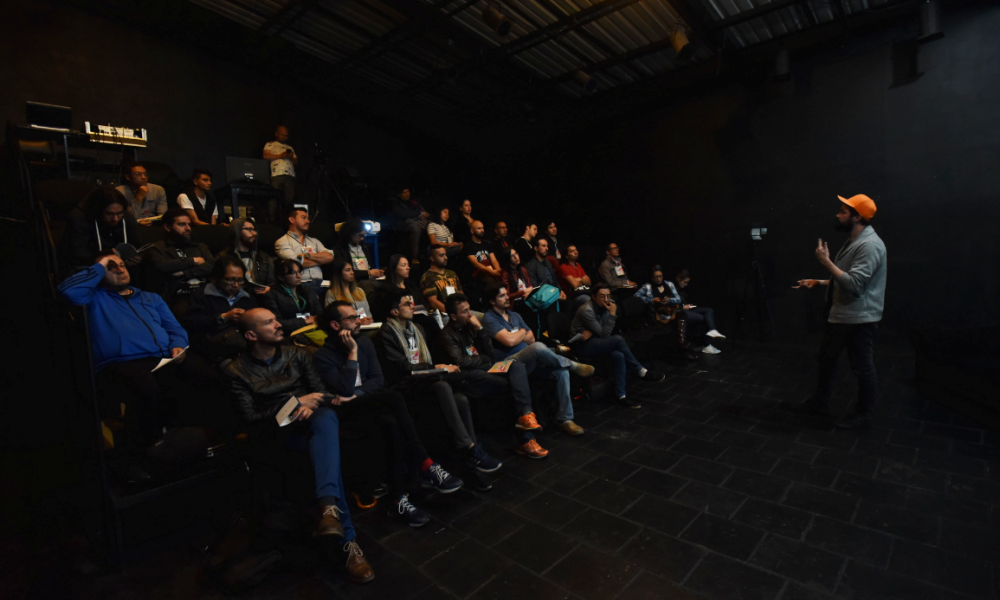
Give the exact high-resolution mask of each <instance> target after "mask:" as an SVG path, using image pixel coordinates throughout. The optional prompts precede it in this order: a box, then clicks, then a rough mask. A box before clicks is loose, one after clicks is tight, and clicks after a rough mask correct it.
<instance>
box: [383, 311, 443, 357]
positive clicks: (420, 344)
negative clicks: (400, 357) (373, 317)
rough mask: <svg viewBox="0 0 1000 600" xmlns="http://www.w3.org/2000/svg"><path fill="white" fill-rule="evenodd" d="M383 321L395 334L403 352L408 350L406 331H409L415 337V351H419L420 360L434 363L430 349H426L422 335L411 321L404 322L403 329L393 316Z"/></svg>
mask: <svg viewBox="0 0 1000 600" xmlns="http://www.w3.org/2000/svg"><path fill="white" fill-rule="evenodd" d="M385 323H386V325H388V326H389V329H391V330H392V332H393V333H394V334H396V341H397V342H399V345H400V346H401V347H402V348H403V352H404V353H408V352H409V350H410V345H409V344H407V343H406V333H411V334H413V336H415V337H416V338H417V351H418V352H419V353H420V362H422V363H426V364H434V363H433V362H432V359H431V351H430V350H428V349H427V343H426V342H424V336H422V335H420V331H418V330H417V328H416V327H414V326H413V321H409V322H408V323H407V324H406V329H405V330H404V329H403V326H402V324H400V322H399V319H396V318H394V317H389V318H388V319H386V320H385Z"/></svg>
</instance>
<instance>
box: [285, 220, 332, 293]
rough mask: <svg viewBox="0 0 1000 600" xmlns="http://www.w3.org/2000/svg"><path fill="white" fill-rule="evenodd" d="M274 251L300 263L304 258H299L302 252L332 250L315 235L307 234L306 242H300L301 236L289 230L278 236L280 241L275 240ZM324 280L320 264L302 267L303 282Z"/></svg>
mask: <svg viewBox="0 0 1000 600" xmlns="http://www.w3.org/2000/svg"><path fill="white" fill-rule="evenodd" d="M274 252H275V254H277V255H278V257H279V258H290V259H292V260H294V261H297V262H299V263H301V262H302V259H301V258H299V255H300V254H319V253H320V252H330V251H329V250H327V249H326V246H324V245H323V242H321V241H319V240H317V239H316V238H314V237H309V236H308V235H307V236H305V243H304V244H303V243H300V242H299V238H298V236H297V235H296V234H294V233H292V232H288V233H286V234H285V235H283V236H281V237H280V238H278V241H276V242H274ZM314 279H316V280H319V281H322V280H323V269H320V268H319V265H317V266H315V267H308V268H306V269H302V282H303V283H305V282H306V281H312V280H314Z"/></svg>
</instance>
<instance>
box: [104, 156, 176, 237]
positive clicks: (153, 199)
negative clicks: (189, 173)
mask: <svg viewBox="0 0 1000 600" xmlns="http://www.w3.org/2000/svg"><path fill="white" fill-rule="evenodd" d="M122 168H123V169H124V170H125V172H124V173H122V176H123V177H124V178H125V185H120V186H118V187H116V188H115V189H116V190H118V191H119V192H121V193H122V195H123V196H125V200H127V201H128V211H129V212H130V213H132V216H133V217H135V219H136V220H137V221H138V222H139V225H150V224H152V221H151V220H150V217H155V216H158V215H162V214H163V213H165V212H167V191H166V190H165V189H163V188H162V187H160V186H158V185H156V184H155V183H149V174H148V173H147V172H146V166H145V165H143V164H142V163H141V162H138V163H137V162H133V163H126V164H125V165H123V166H122Z"/></svg>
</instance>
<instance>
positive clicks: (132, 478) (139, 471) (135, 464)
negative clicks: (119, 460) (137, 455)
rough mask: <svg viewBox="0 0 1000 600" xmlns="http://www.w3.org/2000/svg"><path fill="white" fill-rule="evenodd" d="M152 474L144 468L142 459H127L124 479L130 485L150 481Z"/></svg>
mask: <svg viewBox="0 0 1000 600" xmlns="http://www.w3.org/2000/svg"><path fill="white" fill-rule="evenodd" d="M152 479H153V476H152V475H151V474H150V472H149V471H148V470H147V469H146V465H145V464H143V461H142V460H139V459H134V460H131V461H129V463H128V467H127V468H126V469H125V481H126V482H127V483H129V484H131V485H140V484H143V483H149V482H150V481H152Z"/></svg>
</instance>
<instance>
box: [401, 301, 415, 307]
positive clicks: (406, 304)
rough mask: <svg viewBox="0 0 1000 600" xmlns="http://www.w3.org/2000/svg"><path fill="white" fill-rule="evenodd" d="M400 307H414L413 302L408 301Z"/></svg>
mask: <svg viewBox="0 0 1000 600" xmlns="http://www.w3.org/2000/svg"><path fill="white" fill-rule="evenodd" d="M399 305H400V306H407V307H409V306H413V301H412V300H407V301H406V302H400V303H399Z"/></svg>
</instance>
